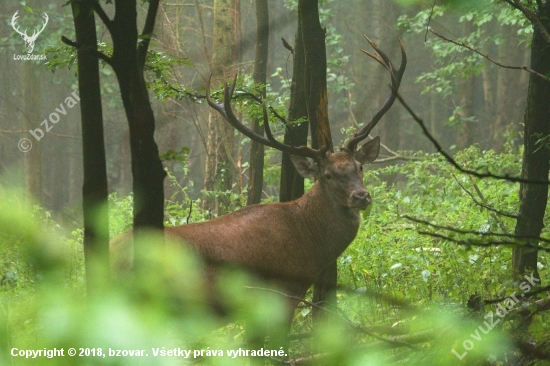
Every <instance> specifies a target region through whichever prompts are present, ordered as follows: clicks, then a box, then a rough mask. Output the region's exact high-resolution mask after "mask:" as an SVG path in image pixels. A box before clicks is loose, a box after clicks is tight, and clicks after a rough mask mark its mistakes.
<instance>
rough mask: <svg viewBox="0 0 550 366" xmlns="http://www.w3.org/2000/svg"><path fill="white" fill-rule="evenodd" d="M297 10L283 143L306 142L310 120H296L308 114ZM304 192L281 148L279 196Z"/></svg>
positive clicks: (286, 198)
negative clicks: (288, 102)
mask: <svg viewBox="0 0 550 366" xmlns="http://www.w3.org/2000/svg"><path fill="white" fill-rule="evenodd" d="M299 12H300V11H299V10H298V26H297V29H296V37H295V41H294V64H293V67H292V84H291V86H290V105H289V108H288V118H287V120H288V122H289V124H288V125H287V126H286V128H285V136H284V141H283V142H284V143H285V144H287V145H292V146H305V145H307V134H308V128H309V124H308V123H307V122H303V123H300V124H295V123H294V122H295V121H297V120H300V119H305V118H307V105H306V97H305V77H304V75H305V66H306V63H305V50H304V42H303V41H302V23H301V21H300V13H299ZM303 194H304V178H303V177H302V176H301V175H300V174H298V172H297V171H296V169H295V168H294V165H293V164H292V161H291V160H290V155H289V154H288V153H285V152H283V155H282V161H281V182H280V187H279V200H280V201H281V202H287V201H292V200H295V199H297V198H299V197H301V196H302V195H303Z"/></svg>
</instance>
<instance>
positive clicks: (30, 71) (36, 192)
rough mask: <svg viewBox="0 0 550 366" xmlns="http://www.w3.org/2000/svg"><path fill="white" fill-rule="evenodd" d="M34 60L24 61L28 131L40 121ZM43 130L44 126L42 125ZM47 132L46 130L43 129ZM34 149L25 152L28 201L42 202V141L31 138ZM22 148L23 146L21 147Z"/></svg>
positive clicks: (37, 81)
mask: <svg viewBox="0 0 550 366" xmlns="http://www.w3.org/2000/svg"><path fill="white" fill-rule="evenodd" d="M36 68H37V66H36V64H35V63H34V62H25V63H23V78H24V81H23V85H24V89H23V96H24V98H25V112H26V113H25V115H24V117H23V118H24V119H25V121H24V126H25V130H26V131H30V130H35V129H37V126H36V124H37V122H38V121H40V118H41V112H40V97H41V96H40V77H38V76H36V75H35V74H34V72H35V71H36ZM39 128H41V129H42V130H44V128H42V126H40V127H39ZM43 132H44V134H46V131H43ZM30 140H31V143H32V149H31V150H29V151H27V152H25V190H26V197H27V198H26V199H27V202H29V203H32V204H39V205H40V204H42V144H43V142H42V141H36V140H35V139H34V138H32V137H31V138H30ZM20 148H21V147H20Z"/></svg>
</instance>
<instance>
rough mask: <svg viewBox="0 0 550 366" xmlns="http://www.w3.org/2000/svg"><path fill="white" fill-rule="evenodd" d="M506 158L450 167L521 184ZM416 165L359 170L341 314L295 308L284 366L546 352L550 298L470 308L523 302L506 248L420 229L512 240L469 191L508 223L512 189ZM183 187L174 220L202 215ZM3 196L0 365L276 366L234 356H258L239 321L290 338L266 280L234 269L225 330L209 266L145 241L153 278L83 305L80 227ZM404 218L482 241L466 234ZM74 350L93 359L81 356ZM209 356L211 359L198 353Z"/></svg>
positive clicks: (446, 361)
mask: <svg viewBox="0 0 550 366" xmlns="http://www.w3.org/2000/svg"><path fill="white" fill-rule="evenodd" d="M509 151H510V152H509V153H502V154H497V153H495V152H492V151H481V150H479V149H477V148H476V147H471V148H468V149H466V150H464V151H461V152H459V153H457V155H456V159H457V161H458V162H459V163H461V164H467V165H468V167H469V168H470V169H476V170H481V171H484V170H486V169H489V170H491V171H492V172H493V173H497V174H511V175H515V173H516V172H518V171H519V167H520V154H519V153H518V152H517V151H514V149H511V148H510V149H509ZM414 158H415V159H417V160H411V161H409V162H407V163H405V164H402V165H396V166H388V167H384V168H378V169H372V170H370V171H368V172H367V173H366V174H365V179H366V186H367V188H368V189H369V191H370V192H371V194H372V196H373V198H374V204H373V206H372V208H371V209H370V210H369V211H366V212H365V214H364V215H363V219H364V222H363V225H362V227H361V229H360V232H359V234H358V236H357V238H356V239H355V241H354V242H353V243H352V245H351V246H350V247H349V248H348V250H347V251H346V252H345V253H344V255H342V257H341V258H340V260H339V267H340V268H339V285H340V291H339V293H338V299H339V304H338V305H339V309H338V311H336V312H334V313H333V316H332V319H330V320H329V321H328V322H327V323H323V324H321V325H320V326H318V327H315V328H313V327H312V325H311V324H312V321H311V308H310V307H309V306H305V305H304V306H301V307H299V308H298V310H297V311H296V314H295V320H294V322H293V327H292V333H293V336H292V337H291V338H292V341H291V342H290V345H289V348H288V350H286V349H285V350H284V351H285V353H287V354H288V355H289V356H290V360H291V361H289V362H291V363H290V364H297V365H299V364H315V365H367V364H368V365H390V364H408V365H452V364H459V363H461V362H462V363H466V364H468V365H482V364H483V365H486V364H489V365H507V364H518V363H522V360H525V355H522V354H521V353H520V352H519V351H518V347H517V344H519V343H521V342H524V341H528V342H530V344H532V345H534V346H536V347H544V344H546V345H548V335H547V334H548V333H549V332H548V327H549V325H550V323H549V319H548V315H547V314H546V313H545V312H535V311H534V310H535V309H534V308H533V305H532V301H534V300H537V299H538V298H541V299H542V298H545V297H546V296H547V295H545V294H539V297H536V296H535V297H533V298H531V299H529V301H531V302H527V301H525V302H520V303H515V304H511V305H510V304H506V303H505V304H504V305H502V304H501V306H503V307H502V308H498V305H497V304H495V305H492V306H488V305H486V306H483V305H480V306H476V307H475V308H476V311H474V310H472V309H469V308H468V307H467V306H466V303H468V302H469V300H471V299H472V296H473V297H474V298H475V297H478V296H479V297H481V298H482V299H488V298H499V297H506V296H510V295H511V294H513V293H516V294H521V293H522V291H521V290H520V287H519V285H520V284H519V283H517V282H513V281H512V280H511V278H512V276H511V256H510V253H511V248H510V247H504V246H488V247H480V246H464V245H457V243H455V242H454V241H453V240H444V239H441V238H437V237H434V236H432V235H422V234H420V233H419V231H426V232H437V233H444V234H446V235H447V236H449V237H450V238H454V239H456V240H466V239H471V240H479V239H480V236H479V235H476V234H475V233H480V234H481V233H488V232H495V233H497V232H498V233H510V232H513V227H514V224H515V220H514V219H511V218H507V217H502V216H500V215H497V214H495V213H494V212H491V211H487V210H486V209H484V208H481V207H480V206H479V205H477V204H475V203H474V202H473V200H472V198H471V197H470V196H469V194H468V193H467V192H466V191H465V189H466V190H468V192H470V193H472V194H473V195H474V197H477V199H478V201H481V202H483V203H484V204H485V205H488V206H493V207H495V208H498V210H501V211H506V212H511V213H513V212H515V210H516V208H517V204H518V202H517V192H518V187H517V185H516V184H512V183H508V182H503V181H494V180H477V179H473V178H470V177H468V176H464V175H461V174H458V173H457V172H456V171H453V170H452V168H450V167H449V166H448V165H447V164H446V163H445V162H444V161H443V160H442V159H441V158H440V157H438V156H436V155H431V154H424V153H417V154H416V155H414ZM459 183H460V184H459ZM461 185H462V186H463V187H464V188H461ZM182 190H183V192H182V197H183V198H184V199H183V201H184V202H183V203H178V202H172V201H168V202H167V216H166V224H167V225H171V224H172V225H174V224H176V225H179V224H185V223H186V222H196V221H202V220H204V219H205V216H206V215H204V214H203V213H202V212H201V211H200V210H199V209H198V207H200V204H199V202H193V201H191V200H190V199H189V198H188V195H187V194H186V192H185V188H182ZM1 196H2V199H1V200H0V206H1V207H0V258H1V259H0V281H1V287H0V364H1V365H4V364H6V365H8V364H12V365H19V364H32V365H58V364H63V365H88V364H90V365H91V364H105V365H184V364H190V363H193V364H199V365H254V364H265V363H266V362H267V363H272V364H279V363H280V362H279V361H277V360H275V359H276V358H270V357H264V356H260V357H244V356H240V357H232V356H231V355H229V352H228V351H229V350H231V351H233V350H239V348H241V349H243V350H249V351H252V350H255V351H258V350H259V349H260V346H258V347H255V348H254V347H253V346H251V345H249V344H247V342H246V337H245V332H244V324H245V323H246V324H248V325H249V326H248V328H247V329H249V332H250V334H251V335H252V338H253V337H254V336H258V335H259V334H261V333H262V331H263V330H264V327H265V324H266V322H268V321H269V323H270V332H271V334H274V335H276V334H278V335H280V334H281V333H282V332H284V331H285V327H284V325H283V324H282V314H283V313H284V310H283V307H284V300H285V298H284V296H282V295H280V294H277V293H275V292H272V291H265V290H261V289H258V287H259V288H261V287H262V284H261V283H258V282H256V281H255V280H254V279H251V278H249V277H248V276H247V275H246V274H244V273H241V272H239V271H236V270H233V269H228V270H227V273H225V272H224V275H223V276H221V278H222V281H221V282H222V283H220V284H219V287H220V289H221V290H222V292H223V294H224V298H225V301H226V303H228V304H229V308H230V310H231V311H230V314H229V315H228V317H227V318H223V319H222V318H220V317H219V316H217V315H216V314H214V313H213V312H212V311H211V310H210V308H209V307H206V306H205V305H204V302H205V296H206V294H205V292H204V284H203V273H202V271H203V267H202V264H201V262H200V261H198V260H197V259H196V258H194V256H193V255H192V254H191V253H189V252H188V251H186V250H185V248H182V247H181V246H179V245H177V244H175V245H174V244H173V243H172V244H170V243H168V244H166V245H158V244H155V243H158V240H156V239H155V238H154V237H150V238H147V239H146V240H147V241H148V242H149V243H150V248H151V250H150V252H149V253H147V259H148V261H147V263H148V265H147V268H143V269H142V270H141V271H140V272H137V273H132V274H126V275H117V276H116V277H114V278H113V279H112V280H111V281H106V283H105V286H104V291H103V293H102V294H101V296H99V297H97V298H92V299H87V296H86V289H85V284H84V280H83V279H84V277H85V276H84V269H83V254H82V232H81V230H80V229H77V230H74V231H73V232H72V233H66V232H64V231H63V229H62V228H61V227H60V226H59V225H57V224H56V223H55V222H54V221H53V220H52V219H51V217H50V216H49V214H48V213H47V212H44V211H43V210H41V209H40V208H39V207H25V206H24V205H23V204H21V203H20V202H23V201H24V200H22V199H21V196H20V195H19V194H18V193H17V192H4V191H2V192H1ZM190 205H193V207H196V209H190ZM131 207H132V197H131V196H130V197H122V198H119V197H117V196H115V195H113V196H112V197H111V202H110V219H111V234H112V235H116V234H118V233H120V232H123V231H125V230H127V229H128V228H129V226H130V222H131V219H130V217H131ZM404 215H408V216H411V217H413V218H417V219H421V220H425V221H428V222H431V223H434V224H437V225H440V226H449V227H453V228H459V229H462V230H469V231H471V232H472V233H473V234H468V235H469V236H468V235H466V236H465V235H462V234H461V235H460V236H459V235H458V234H457V233H453V232H446V231H444V230H443V231H442V229H435V228H433V227H429V226H426V225H422V224H419V223H416V222H413V221H411V220H408V219H405V218H403V216H404ZM258 224H262V225H265V224H269V223H258ZM547 227H548V225H547ZM544 234H545V235H547V232H545V233H544ZM481 238H483V237H481ZM538 269H539V272H540V274H541V278H542V282H543V283H547V282H548V257H547V253H546V252H541V253H540V255H539V268H538ZM105 277H106V278H107V276H105ZM251 284H252V285H251ZM250 287H256V288H254V289H251V288H250ZM508 305H510V306H508ZM512 308H522V309H527V310H528V311H529V314H530V315H529V316H527V318H529V321H528V322H527V321H526V320H525V319H526V317H525V314H523V315H520V313H519V312H518V311H516V310H513V311H509V310H510V309H512ZM499 309H500V310H499ZM502 309H504V310H502ZM489 314H491V318H490V319H489V317H490V316H489ZM500 315H502V316H500ZM497 320H498V321H497ZM275 344H278V343H276V342H275V341H273V342H272V343H267V344H266V345H265V349H268V350H271V349H273V350H276V351H278V350H279V349H280V348H279V347H277V346H274V345H275ZM546 347H547V346H546ZM14 348H17V349H18V350H27V349H30V350H39V349H44V348H46V349H53V348H57V349H60V348H63V349H64V352H65V353H64V354H65V356H64V357H58V358H51V359H50V358H46V357H40V358H35V359H25V358H24V357H21V356H17V357H12V356H11V352H12V349H14ZM69 348H75V349H76V351H77V356H74V357H71V356H68V355H67V352H68V349H69ZM80 348H82V349H83V351H82V352H84V354H88V355H90V356H84V357H79V356H78V355H79V354H80V352H81V351H80ZM99 348H101V351H99V350H98V349H99ZM109 349H111V350H143V351H144V354H147V355H148V356H143V357H136V356H134V357H130V356H127V357H117V356H110V355H109ZM173 349H180V350H191V353H190V354H189V358H185V357H182V356H154V354H155V353H160V352H161V351H169V350H173ZM201 350H202V356H198V357H197V358H194V356H195V355H197V354H200V353H201ZM17 352H18V351H16V353H17ZM99 352H101V355H100V354H99ZM94 354H95V355H96V356H93V355H94ZM220 354H223V356H220ZM102 355H106V356H105V357H103V356H102ZM460 358H462V359H460ZM308 362H309V363H308ZM533 364H537V363H533Z"/></svg>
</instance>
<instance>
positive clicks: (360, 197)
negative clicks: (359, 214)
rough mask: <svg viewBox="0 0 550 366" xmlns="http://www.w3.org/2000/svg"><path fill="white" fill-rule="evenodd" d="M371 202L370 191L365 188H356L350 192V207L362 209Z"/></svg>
mask: <svg viewBox="0 0 550 366" xmlns="http://www.w3.org/2000/svg"><path fill="white" fill-rule="evenodd" d="M371 202H372V198H371V196H370V193H369V192H368V191H367V190H365V189H358V190H355V191H353V192H352V193H351V202H350V203H351V205H350V206H351V207H354V208H358V209H360V210H364V209H365V208H367V206H368V205H369V204H370V203H371Z"/></svg>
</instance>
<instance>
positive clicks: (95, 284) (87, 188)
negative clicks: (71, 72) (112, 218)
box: [71, 0, 109, 296]
mask: <svg viewBox="0 0 550 366" xmlns="http://www.w3.org/2000/svg"><path fill="white" fill-rule="evenodd" d="M71 6H72V11H73V17H74V24H75V33H76V42H77V43H78V45H79V49H78V52H77V57H78V86H79V91H80V115H81V121H82V122H81V123H82V154H83V171H84V184H83V186H82V206H83V213H84V259H85V267H86V286H87V290H88V296H95V295H96V294H97V293H98V292H99V291H100V289H102V288H103V286H102V285H103V284H104V283H103V281H102V276H107V275H108V274H109V215H108V214H107V198H108V188H107V165H106V162H105V142H104V137H103V112H102V107H101V92H100V85H99V62H98V59H97V56H96V55H95V54H94V53H92V52H90V51H89V50H92V49H97V37H96V29H95V19H94V12H93V10H92V0H82V1H80V2H79V3H78V6H77V3H74V2H73V3H71ZM101 210H103V211H101Z"/></svg>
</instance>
